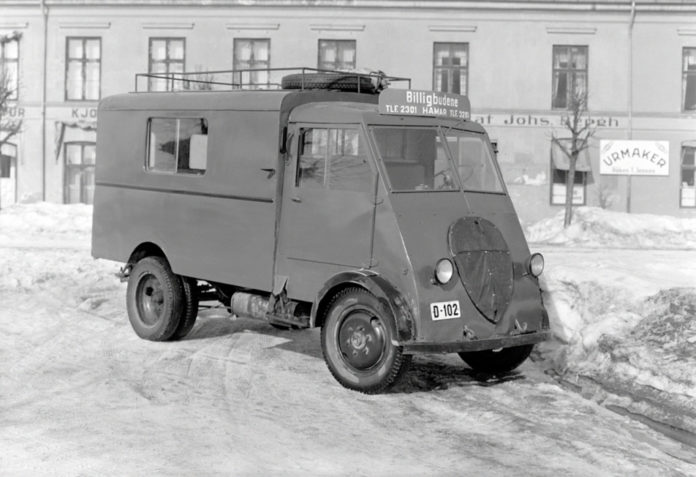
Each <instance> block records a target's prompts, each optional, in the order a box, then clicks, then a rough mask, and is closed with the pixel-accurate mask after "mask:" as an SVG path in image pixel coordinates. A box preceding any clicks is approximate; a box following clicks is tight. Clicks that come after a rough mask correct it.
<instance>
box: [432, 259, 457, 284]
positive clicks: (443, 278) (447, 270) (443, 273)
mask: <svg viewBox="0 0 696 477" xmlns="http://www.w3.org/2000/svg"><path fill="white" fill-rule="evenodd" d="M453 275H454V265H452V262H450V261H449V259H447V258H443V259H441V260H439V261H438V262H437V265H436V266H435V278H436V279H437V281H438V282H439V283H442V284H443V285H444V284H445V283H447V282H449V281H450V280H451V279H452V276H453Z"/></svg>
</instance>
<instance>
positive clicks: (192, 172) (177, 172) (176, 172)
mask: <svg viewBox="0 0 696 477" xmlns="http://www.w3.org/2000/svg"><path fill="white" fill-rule="evenodd" d="M153 120H162V121H176V122H177V126H176V136H175V138H174V141H175V142H176V143H177V144H176V149H175V151H176V152H175V154H174V165H175V168H174V169H173V170H166V169H157V168H155V167H153V166H152V165H151V158H152V156H151V152H152V122H153ZM185 120H194V121H201V120H202V121H205V127H206V133H205V136H206V138H208V137H209V136H210V121H208V118H207V117H204V116H197V117H193V116H186V117H176V116H175V117H166V116H153V117H148V118H147V133H146V134H147V144H146V149H145V164H144V166H143V167H144V169H145V172H148V173H151V174H157V175H168V176H177V177H182V176H183V177H201V176H204V175H206V174H207V173H208V156H209V154H208V151H209V147H208V144H207V142H206V149H205V169H194V168H191V167H189V168H188V172H181V169H179V142H180V139H179V138H180V131H181V121H185ZM189 141H190V138H189ZM190 152H191V151H190V143H189V157H188V159H189V161H190V160H191V156H190Z"/></svg>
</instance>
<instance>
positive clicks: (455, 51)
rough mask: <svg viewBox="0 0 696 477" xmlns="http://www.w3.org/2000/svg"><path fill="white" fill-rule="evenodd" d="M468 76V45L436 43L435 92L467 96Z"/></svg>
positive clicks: (434, 57)
mask: <svg viewBox="0 0 696 477" xmlns="http://www.w3.org/2000/svg"><path fill="white" fill-rule="evenodd" d="M468 75H469V44H468V43H434V45H433V90H435V91H441V92H443V93H456V94H464V95H466V94H467V86H468V85H467V78H468Z"/></svg>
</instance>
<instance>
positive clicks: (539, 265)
mask: <svg viewBox="0 0 696 477" xmlns="http://www.w3.org/2000/svg"><path fill="white" fill-rule="evenodd" d="M543 271H544V256H543V255H542V254H540V253H533V254H532V256H531V257H529V273H531V274H532V275H534V276H535V277H538V276H539V275H541V272H543Z"/></svg>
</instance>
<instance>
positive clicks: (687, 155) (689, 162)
mask: <svg viewBox="0 0 696 477" xmlns="http://www.w3.org/2000/svg"><path fill="white" fill-rule="evenodd" d="M695 158H696V145H693V146H682V151H681V198H680V201H679V205H680V206H682V207H696V182H694V175H696V160H695Z"/></svg>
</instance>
